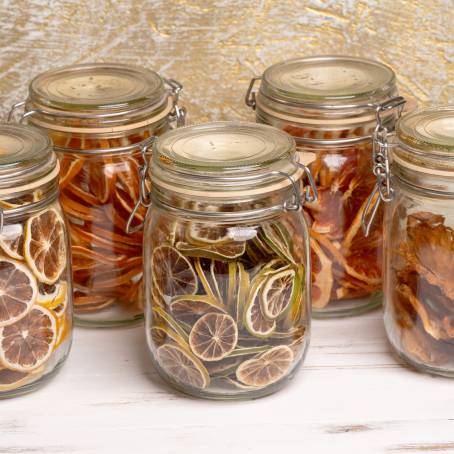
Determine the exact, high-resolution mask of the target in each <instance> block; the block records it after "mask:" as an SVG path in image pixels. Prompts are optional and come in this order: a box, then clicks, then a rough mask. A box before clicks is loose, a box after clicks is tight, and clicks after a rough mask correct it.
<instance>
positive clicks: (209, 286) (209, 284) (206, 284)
mask: <svg viewBox="0 0 454 454" xmlns="http://www.w3.org/2000/svg"><path fill="white" fill-rule="evenodd" d="M202 260H204V263H205V262H206V260H205V259H202V258H200V257H197V258H195V260H194V268H195V270H196V271H197V275H198V276H199V279H200V282H201V283H202V286H203V289H204V290H205V293H206V294H207V295H208V297H210V298H211V299H212V300H214V301H219V302H220V303H222V299H221V297H220V295H219V292H218V291H216V290H217V289H216V288H215V286H214V282H213V281H212V280H211V279H209V276H210V271H209V270H207V271H205V270H204V265H203V264H202ZM210 262H211V261H210ZM209 267H210V265H208V266H207V268H208V269H209ZM213 287H214V289H213Z"/></svg>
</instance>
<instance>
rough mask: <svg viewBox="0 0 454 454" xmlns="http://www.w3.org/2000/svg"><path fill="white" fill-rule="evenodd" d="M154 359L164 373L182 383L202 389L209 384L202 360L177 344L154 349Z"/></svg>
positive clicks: (208, 377)
mask: <svg viewBox="0 0 454 454" xmlns="http://www.w3.org/2000/svg"><path fill="white" fill-rule="evenodd" d="M156 359H157V361H158V364H159V365H160V366H161V368H162V369H163V370H164V372H166V374H168V375H169V376H170V377H171V378H173V379H174V380H175V381H177V382H179V383H181V384H183V385H188V386H191V387H193V388H199V389H204V388H206V387H207V386H208V385H209V384H210V376H209V374H208V371H207V370H206V368H205V366H204V365H203V364H202V362H201V361H199V360H198V359H197V358H196V357H195V356H194V355H192V354H191V353H189V352H187V351H186V350H184V349H183V348H181V347H179V346H177V345H173V344H165V345H161V346H160V347H159V348H158V349H157V350H156Z"/></svg>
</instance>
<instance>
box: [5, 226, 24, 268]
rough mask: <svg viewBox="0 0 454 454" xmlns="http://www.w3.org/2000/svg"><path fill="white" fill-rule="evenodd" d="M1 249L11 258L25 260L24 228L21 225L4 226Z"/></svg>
mask: <svg viewBox="0 0 454 454" xmlns="http://www.w3.org/2000/svg"><path fill="white" fill-rule="evenodd" d="M0 247H1V248H2V250H3V252H5V253H6V254H7V255H8V256H9V257H12V258H13V259H17V260H23V258H24V252H23V251H24V226H23V225H22V224H19V223H18V224H8V225H4V226H3V231H2V233H1V234H0Z"/></svg>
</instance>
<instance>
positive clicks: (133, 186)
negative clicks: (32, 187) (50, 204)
mask: <svg viewBox="0 0 454 454" xmlns="http://www.w3.org/2000/svg"><path fill="white" fill-rule="evenodd" d="M149 136H150V133H149V131H144V132H143V133H142V134H140V135H139V134H133V135H131V136H129V137H122V138H121V139H119V138H118V139H117V138H111V139H91V138H83V139H81V138H78V137H72V136H70V135H65V136H63V135H58V136H56V137H55V138H54V140H56V146H58V147H59V148H60V149H62V150H63V149H66V150H76V151H77V150H80V151H84V150H93V149H97V150H99V149H106V154H105V155H102V154H101V155H100V154H96V155H86V154H82V153H80V154H77V153H70V152H68V153H64V152H63V151H62V152H60V153H59V157H60V169H61V170H60V189H61V199H60V201H61V204H62V206H63V210H64V211H65V214H66V217H67V220H68V224H69V230H70V233H71V239H72V246H73V248H72V264H73V282H74V310H75V313H76V316H78V318H79V320H83V321H84V323H90V322H91V323H94V324H105V323H107V324H109V323H113V324H116V323H122V322H128V321H132V320H135V319H136V318H137V317H140V316H141V314H142V313H143V298H142V231H141V230H139V231H137V232H135V233H132V234H128V233H127V232H126V224H127V221H128V218H129V216H130V214H131V212H132V211H133V209H134V206H135V205H136V202H137V200H138V198H139V182H140V176H139V172H140V167H141V165H142V163H143V160H142V156H141V153H140V150H139V149H137V150H135V151H133V152H131V151H128V152H119V153H116V154H112V153H108V152H107V149H108V148H115V147H123V146H127V145H131V144H134V143H138V142H141V141H143V140H145V139H146V138H148V137H149ZM144 218H145V208H144V207H142V206H140V208H139V209H138V210H137V211H136V214H135V216H134V219H133V222H132V227H136V226H138V225H140V224H141V223H142V222H143V221H144Z"/></svg>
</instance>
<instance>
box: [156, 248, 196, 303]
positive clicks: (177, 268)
mask: <svg viewBox="0 0 454 454" xmlns="http://www.w3.org/2000/svg"><path fill="white" fill-rule="evenodd" d="M151 262H152V263H151V267H152V273H153V282H154V284H155V285H156V288H157V290H158V292H159V293H160V294H161V295H162V296H163V297H164V299H166V298H169V297H173V296H178V295H188V294H192V295H193V294H195V293H197V287H198V283H197V275H196V273H195V271H194V268H193V267H192V265H191V263H190V262H189V260H188V259H187V258H186V257H185V256H184V255H183V254H181V253H180V252H178V251H177V250H176V249H175V248H174V247H172V246H159V247H157V248H156V249H155V250H154V251H153V256H152V258H151Z"/></svg>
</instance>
